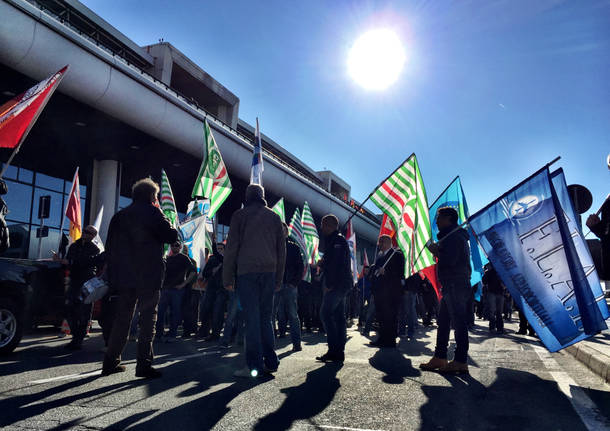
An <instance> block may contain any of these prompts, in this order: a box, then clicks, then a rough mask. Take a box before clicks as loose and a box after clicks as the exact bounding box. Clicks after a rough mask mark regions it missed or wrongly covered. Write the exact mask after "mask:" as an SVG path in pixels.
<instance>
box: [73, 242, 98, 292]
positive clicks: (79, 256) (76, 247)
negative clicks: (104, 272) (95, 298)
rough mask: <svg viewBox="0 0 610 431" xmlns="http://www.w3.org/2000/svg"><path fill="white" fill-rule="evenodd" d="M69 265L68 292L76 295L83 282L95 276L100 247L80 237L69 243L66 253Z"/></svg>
mask: <svg viewBox="0 0 610 431" xmlns="http://www.w3.org/2000/svg"><path fill="white" fill-rule="evenodd" d="M66 259H67V260H68V265H69V267H70V294H71V295H72V296H78V295H79V294H80V289H81V287H82V286H83V284H84V283H85V282H86V281H87V280H89V279H91V278H93V277H95V275H96V273H97V269H98V265H99V264H100V263H101V262H100V249H99V247H98V246H97V245H95V244H94V243H93V242H91V241H85V240H83V239H82V238H79V239H77V240H76V241H74V242H73V243H72V245H70V248H69V249H68V254H67V255H66Z"/></svg>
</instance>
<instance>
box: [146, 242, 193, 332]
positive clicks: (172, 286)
mask: <svg viewBox="0 0 610 431" xmlns="http://www.w3.org/2000/svg"><path fill="white" fill-rule="evenodd" d="M181 251H182V243H181V242H180V241H179V240H177V241H176V242H174V243H173V244H172V246H171V253H172V254H171V256H168V257H167V258H166V260H165V280H164V281H163V290H161V299H160V300H159V315H158V318H157V328H156V332H157V339H158V340H160V339H161V337H162V336H163V326H164V325H163V324H164V321H165V313H166V311H167V310H168V309H169V310H170V317H171V319H170V325H169V332H168V333H167V338H166V340H165V341H166V342H168V343H171V342H174V341H176V337H177V336H178V325H180V322H181V321H182V300H183V298H184V291H185V287H186V286H187V285H188V284H189V283H190V282H192V281H193V279H194V278H195V277H196V276H197V268H196V267H194V266H193V261H192V260H191V259H190V258H189V257H188V256H187V255H185V254H183V253H181ZM189 276H190V277H189Z"/></svg>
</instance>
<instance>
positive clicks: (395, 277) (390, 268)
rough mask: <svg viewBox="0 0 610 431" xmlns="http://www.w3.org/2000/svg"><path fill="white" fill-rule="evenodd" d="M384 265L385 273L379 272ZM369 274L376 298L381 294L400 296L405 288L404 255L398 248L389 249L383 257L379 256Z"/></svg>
mask: <svg viewBox="0 0 610 431" xmlns="http://www.w3.org/2000/svg"><path fill="white" fill-rule="evenodd" d="M386 262H387V263H386ZM384 265H385V267H384ZM382 267H383V268H384V274H383V275H381V274H379V273H378V270H379V269H381V268H382ZM369 274H370V279H371V282H372V290H373V295H374V296H375V298H377V297H378V296H380V295H383V296H388V295H391V296H395V295H398V296H400V294H401V293H402V290H403V289H402V280H403V278H404V274H405V258H404V255H403V254H402V252H401V251H400V250H397V249H394V250H392V249H390V250H388V252H387V253H386V254H385V255H384V256H383V257H378V258H377V260H376V261H375V263H374V264H373V266H371V268H370V272H369Z"/></svg>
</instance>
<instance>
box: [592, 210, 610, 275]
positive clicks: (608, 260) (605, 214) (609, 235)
mask: <svg viewBox="0 0 610 431" xmlns="http://www.w3.org/2000/svg"><path fill="white" fill-rule="evenodd" d="M601 215H602V216H601V221H600V222H599V223H597V224H596V225H595V226H593V227H592V228H591V232H593V233H594V234H595V236H597V237H598V238H599V239H600V240H601V243H602V250H601V251H602V256H601V258H602V259H601V260H602V261H601V265H602V267H601V268H600V269H601V270H600V271H598V272H599V275H600V277H601V278H602V279H606V280H607V279H608V278H610V199H608V200H607V201H606V202H604V204H603V205H602V210H601Z"/></svg>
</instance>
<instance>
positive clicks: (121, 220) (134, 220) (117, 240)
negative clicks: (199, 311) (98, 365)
mask: <svg viewBox="0 0 610 431" xmlns="http://www.w3.org/2000/svg"><path fill="white" fill-rule="evenodd" d="M131 193H132V198H133V203H132V204H131V205H129V206H128V207H127V208H125V209H123V210H121V211H119V212H118V213H116V214H115V215H114V216H113V217H112V220H110V226H109V227H108V237H107V240H106V256H107V263H108V268H107V273H108V281H109V283H110V285H111V288H115V289H116V291H117V292H118V294H119V298H118V309H117V315H116V320H115V322H114V325H113V327H112V332H111V334H110V340H109V342H108V350H107V351H106V355H105V357H104V366H103V369H102V375H109V374H112V373H116V372H120V371H125V366H124V365H121V354H122V353H123V349H124V348H125V344H126V343H127V335H128V332H129V325H130V323H131V319H132V318H133V312H134V308H135V305H136V302H137V303H138V306H139V310H140V332H139V335H138V355H137V356H138V362H137V365H136V377H147V378H153V377H160V376H161V372H160V371H158V370H155V369H154V368H153V367H152V360H153V351H152V340H153V336H154V332H155V322H156V320H157V305H158V304H159V295H160V293H159V292H160V291H161V286H162V285H163V278H164V275H165V263H164V261H163V245H164V244H171V243H173V242H175V241H176V240H177V238H178V232H177V231H176V230H175V229H173V228H172V226H171V224H170V223H169V221H168V220H167V219H166V218H165V216H164V215H163V213H162V212H161V210H160V209H159V208H158V205H155V203H157V204H158V200H157V195H158V193H159V186H158V185H157V184H156V183H155V182H154V181H152V180H151V179H149V178H145V179H142V180H139V181H137V182H136V183H135V184H134V185H133V188H132V191H131Z"/></svg>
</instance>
